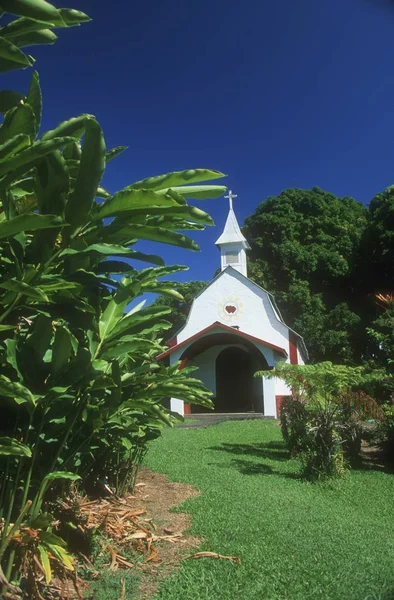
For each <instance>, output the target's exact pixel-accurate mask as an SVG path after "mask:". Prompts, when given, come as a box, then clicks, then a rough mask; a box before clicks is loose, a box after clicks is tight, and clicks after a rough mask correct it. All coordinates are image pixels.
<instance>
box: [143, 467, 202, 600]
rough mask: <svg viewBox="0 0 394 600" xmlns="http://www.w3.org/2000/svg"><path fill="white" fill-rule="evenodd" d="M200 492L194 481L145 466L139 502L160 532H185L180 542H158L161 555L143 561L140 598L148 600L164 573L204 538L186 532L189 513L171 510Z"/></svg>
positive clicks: (188, 526) (175, 566)
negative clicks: (179, 479)
mask: <svg viewBox="0 0 394 600" xmlns="http://www.w3.org/2000/svg"><path fill="white" fill-rule="evenodd" d="M198 494H199V492H198V490H196V489H195V488H193V487H192V486H191V485H186V484H184V483H173V482H170V481H168V478H167V476H166V475H161V474H159V473H155V472H153V471H150V470H149V469H146V468H145V467H142V468H141V470H140V474H139V477H138V482H137V487H136V490H135V492H134V496H135V500H134V502H135V506H136V507H138V508H139V507H141V508H144V509H145V510H146V511H147V515H146V516H147V518H152V519H153V521H154V523H155V524H156V526H157V528H158V531H157V533H158V535H166V534H182V537H180V538H179V539H178V540H177V541H176V542H163V543H160V542H159V543H158V544H157V548H156V549H157V557H156V559H155V560H152V561H150V562H149V563H144V564H143V567H142V568H143V575H142V580H141V585H140V587H139V594H138V596H137V598H136V600H148V599H149V598H151V597H152V596H153V595H154V594H155V592H156V591H157V589H158V587H159V584H160V581H161V580H162V579H163V577H164V576H166V575H168V574H169V573H170V572H171V571H173V570H174V569H176V568H177V566H178V565H179V562H180V561H181V560H182V557H183V556H184V555H185V554H190V553H191V551H193V550H195V549H196V548H197V547H198V546H199V545H200V544H201V541H202V540H201V539H199V538H196V537H192V536H189V535H187V534H185V532H187V530H188V529H189V528H190V526H191V517H190V515H189V514H187V513H179V512H176V513H175V512H171V509H172V508H174V507H175V506H177V505H179V504H180V503H181V502H184V501H185V500H188V499H189V498H193V497H194V496H196V495H198Z"/></svg>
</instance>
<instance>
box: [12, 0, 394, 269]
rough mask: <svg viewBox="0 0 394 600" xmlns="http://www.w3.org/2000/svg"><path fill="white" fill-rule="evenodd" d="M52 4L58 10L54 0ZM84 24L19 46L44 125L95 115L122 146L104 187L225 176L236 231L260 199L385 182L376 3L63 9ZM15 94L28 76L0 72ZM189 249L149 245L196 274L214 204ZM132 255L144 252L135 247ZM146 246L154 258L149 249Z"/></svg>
mask: <svg viewBox="0 0 394 600" xmlns="http://www.w3.org/2000/svg"><path fill="white" fill-rule="evenodd" d="M55 4H56V5H57V6H61V5H62V4H61V3H60V2H56V1H55ZM66 4H67V5H70V6H72V7H73V8H78V9H80V10H83V11H85V12H87V13H88V14H89V15H90V16H91V17H92V19H93V21H92V22H91V23H88V24H86V25H84V26H82V27H79V28H73V29H70V30H68V31H59V40H58V42H57V43H56V44H55V46H53V47H46V48H43V47H37V48H33V51H32V54H33V55H34V56H35V57H36V58H37V68H38V70H39V72H40V75H41V83H42V87H43V91H44V101H45V104H44V115H45V118H44V123H43V127H44V128H45V129H48V128H50V127H52V126H54V125H56V124H57V123H58V122H60V121H62V120H64V119H66V118H69V117H71V116H77V115H78V114H80V113H82V112H90V113H93V114H95V115H96V116H97V117H98V119H99V121H100V123H101V125H102V127H103V129H104V132H105V134H106V140H107V145H108V147H112V146H115V145H121V144H125V145H128V146H129V150H128V151H127V152H126V153H125V154H124V155H123V156H122V157H120V158H118V159H117V160H116V161H114V162H113V163H111V165H110V166H109V168H108V172H107V174H106V179H105V182H104V183H105V185H106V187H107V188H108V189H109V190H110V191H111V192H115V191H116V190H118V189H121V188H122V187H124V186H125V185H127V184H128V183H131V182H132V181H135V180H137V179H141V178H143V177H146V176H149V175H156V174H160V173H165V172H168V171H171V170H178V169H184V168H194V167H210V168H213V169H218V170H221V171H223V172H225V173H227V174H228V178H227V180H226V183H227V185H228V186H229V187H231V188H232V189H233V190H234V191H235V192H236V193H237V194H238V199H237V201H236V205H235V208H236V213H237V215H238V217H239V221H240V223H242V222H243V220H244V218H245V217H246V216H247V215H250V214H251V213H252V212H253V211H254V209H255V208H256V206H257V205H258V204H259V203H260V202H261V201H262V200H264V198H266V197H267V196H269V195H275V194H278V193H279V192H280V191H281V190H283V189H285V188H288V187H303V188H310V187H312V186H314V185H318V186H319V187H321V188H324V189H326V190H328V191H331V192H333V193H335V194H337V195H339V196H344V195H351V196H353V197H355V198H356V199H358V200H360V201H362V202H364V203H368V202H369V201H370V199H371V198H372V196H373V195H374V193H376V192H377V191H379V190H381V189H383V188H385V187H386V186H388V185H390V184H392V183H393V182H394V110H393V108H394V35H393V31H394V3H391V2H390V1H389V0H387V1H386V0H299V1H298V2H295V1H294V0H246V1H244V2H240V1H239V0H236V1H234V0H233V1H232V2H231V1H229V0H187V1H185V0H167V1H166V2H163V1H159V0H151V1H150V2H149V1H147V0H145V1H141V2H127V1H126V0H112V2H111V3H108V2H103V1H102V0H99V1H97V0H96V1H93V0H73V1H72V2H68V3H66ZM6 77H7V86H6V87H12V86H13V85H14V86H18V87H19V88H21V87H22V86H25V87H27V84H28V79H29V73H28V71H24V72H22V73H16V74H7V75H6ZM199 206H200V207H201V208H203V209H205V210H207V211H208V212H210V213H211V214H212V216H213V217H214V219H215V222H216V227H215V228H210V229H207V230H206V231H205V232H203V233H200V232H199V233H197V234H196V235H195V236H194V237H195V239H196V240H197V242H198V243H199V244H200V246H201V249H202V253H199V254H196V253H189V252H187V251H182V250H179V249H176V248H171V247H169V246H168V247H162V248H160V252H161V254H162V255H163V256H164V257H165V259H166V260H167V261H168V262H169V263H183V264H188V265H189V266H190V271H188V272H186V273H185V274H183V275H182V276H181V277H180V278H181V279H186V280H188V279H199V278H201V279H210V278H211V277H212V275H213V272H214V271H215V269H216V268H217V267H218V266H219V262H220V261H219V253H218V251H217V250H216V249H215V247H214V246H213V243H214V241H215V239H216V238H217V237H218V236H219V234H220V232H221V229H222V227H223V224H224V221H225V218H226V214H227V204H226V201H225V200H215V201H208V202H201V203H199ZM144 246H145V249H146V244H145V245H144ZM149 250H151V251H154V250H156V251H157V248H153V247H152V246H151V247H150V248H149Z"/></svg>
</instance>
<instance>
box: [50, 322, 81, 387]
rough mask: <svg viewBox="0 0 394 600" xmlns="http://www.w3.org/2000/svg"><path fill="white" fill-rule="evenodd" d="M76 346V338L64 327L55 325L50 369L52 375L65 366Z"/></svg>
mask: <svg viewBox="0 0 394 600" xmlns="http://www.w3.org/2000/svg"><path fill="white" fill-rule="evenodd" d="M77 347H78V341H77V339H76V338H75V337H74V336H73V335H72V333H71V332H70V331H69V330H68V329H67V328H66V327H59V326H58V327H56V331H55V339H54V342H53V347H52V362H51V370H52V374H53V375H54V376H56V375H57V374H58V373H59V372H60V371H61V370H62V369H64V368H65V367H66V366H67V364H68V362H69V360H70V358H71V356H73V354H75V348H77Z"/></svg>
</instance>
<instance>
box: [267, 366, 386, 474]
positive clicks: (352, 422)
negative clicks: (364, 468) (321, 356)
mask: <svg viewBox="0 0 394 600" xmlns="http://www.w3.org/2000/svg"><path fill="white" fill-rule="evenodd" d="M260 375H261V373H260ZM264 375H265V376H266V377H267V376H268V377H279V378H281V379H283V380H284V381H285V383H286V384H287V385H288V386H289V387H290V388H292V389H293V392H294V393H293V396H292V397H289V398H288V399H286V400H285V402H284V403H283V405H282V410H281V415H280V419H281V428H282V434H283V438H284V440H285V442H286V444H287V446H288V448H289V450H290V452H291V453H292V455H296V454H298V455H300V457H301V460H302V464H303V470H304V474H305V476H306V477H308V478H310V479H321V478H324V477H333V476H336V475H343V474H344V472H345V470H346V465H347V461H350V462H351V461H354V460H356V459H357V457H358V455H359V452H360V448H361V436H362V426H361V422H362V420H363V419H364V420H365V419H366V418H370V417H373V418H378V419H379V418H382V411H381V409H380V407H379V406H378V404H377V403H376V402H375V400H374V399H373V398H371V397H370V396H368V394H366V393H365V392H362V391H358V390H357V389H354V388H357V387H359V386H360V385H361V384H362V383H363V382H364V381H367V380H369V379H371V378H375V377H377V376H379V375H380V374H373V375H371V374H369V375H366V374H365V372H364V371H363V369H362V368H361V367H347V366H344V365H333V364H332V363H321V364H316V365H302V366H299V365H289V364H286V363H279V364H278V365H277V367H276V368H275V369H272V370H271V371H268V372H264Z"/></svg>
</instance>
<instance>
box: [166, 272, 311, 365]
mask: <svg viewBox="0 0 394 600" xmlns="http://www.w3.org/2000/svg"><path fill="white" fill-rule="evenodd" d="M225 273H231V274H233V275H235V276H236V277H241V278H242V279H244V280H245V281H247V282H248V283H249V284H252V286H255V287H256V288H257V289H259V290H261V291H263V292H265V293H266V294H267V296H268V299H269V301H270V303H271V306H272V308H273V311H274V314H275V316H276V318H277V319H278V321H279V322H280V323H283V325H285V327H287V328H288V329H289V331H292V332H293V333H294V334H295V335H296V336H297V337H298V339H299V340H300V344H301V348H302V352H303V354H304V356H305V358H306V359H308V358H309V355H308V350H307V348H306V346H305V342H304V338H303V337H302V336H301V335H300V334H299V333H297V332H296V331H294V329H292V328H291V327H289V326H288V325H286V323H285V321H284V320H283V317H282V315H281V313H280V310H279V308H278V306H277V304H276V302H275V298H274V296H273V294H271V292H269V291H268V290H266V289H264V288H263V287H261V286H260V285H258V284H257V283H255V282H254V281H252V280H251V279H249V278H248V277H246V276H245V275H243V274H242V273H240V272H239V271H237V269H234V267H232V266H231V265H229V266H228V267H226V268H225V269H224V270H223V271H220V273H218V274H217V275H216V277H214V278H213V279H212V281H210V282H209V283H208V284H207V286H206V287H205V288H204V289H203V290H202V291H201V292H200V293H199V294H197V296H196V297H195V298H194V300H193V303H192V305H191V307H190V311H189V315H190V313H191V311H192V309H193V304H194V302H195V301H196V300H197V298H199V297H200V296H201V295H202V294H204V293H205V292H206V291H207V290H208V289H209V288H210V287H211V285H213V284H214V283H215V281H217V280H218V279H219V278H220V277H223V275H224V274H225ZM189 315H188V317H187V320H186V323H185V324H184V325H182V327H180V328H179V329H178V331H177V332H176V333H174V334H173V335H172V336H171V337H170V338H169V339H168V341H167V343H168V342H169V341H170V340H174V339H176V337H177V336H178V334H179V333H180V332H181V331H182V330H183V329H184V328H185V327H186V325H187V323H188V321H189ZM173 347H175V346H173Z"/></svg>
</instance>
